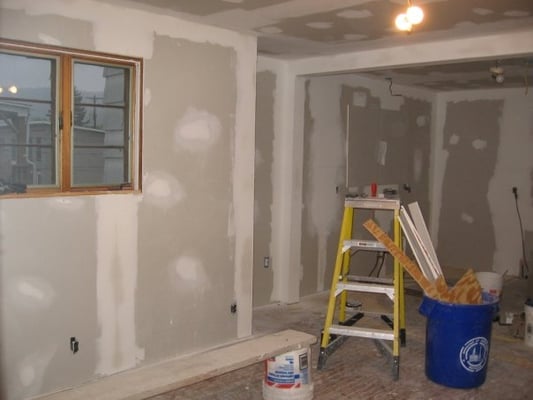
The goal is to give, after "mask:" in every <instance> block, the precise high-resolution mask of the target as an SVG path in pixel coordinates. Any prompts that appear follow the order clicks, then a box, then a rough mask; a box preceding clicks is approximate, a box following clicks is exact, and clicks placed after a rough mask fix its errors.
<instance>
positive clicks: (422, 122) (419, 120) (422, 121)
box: [416, 115, 429, 128]
mask: <svg viewBox="0 0 533 400" xmlns="http://www.w3.org/2000/svg"><path fill="white" fill-rule="evenodd" d="M428 120H429V118H428V116H427V115H419V116H418V117H416V126H418V127H419V128H423V127H424V126H426V125H427V124H428Z"/></svg>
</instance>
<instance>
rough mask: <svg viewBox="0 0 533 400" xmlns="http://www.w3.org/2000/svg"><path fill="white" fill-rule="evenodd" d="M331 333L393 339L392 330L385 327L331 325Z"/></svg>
mask: <svg viewBox="0 0 533 400" xmlns="http://www.w3.org/2000/svg"><path fill="white" fill-rule="evenodd" d="M329 333H330V334H331V335H343V336H354V337H362V338H370V339H381V340H394V332H392V331H391V330H387V329H370V328H359V327H356V326H344V325H331V327H330V328H329Z"/></svg>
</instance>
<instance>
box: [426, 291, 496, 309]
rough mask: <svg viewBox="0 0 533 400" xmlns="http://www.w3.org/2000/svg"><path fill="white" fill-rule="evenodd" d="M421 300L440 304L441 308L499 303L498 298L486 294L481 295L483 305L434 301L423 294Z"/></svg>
mask: <svg viewBox="0 0 533 400" xmlns="http://www.w3.org/2000/svg"><path fill="white" fill-rule="evenodd" d="M423 298H424V300H425V299H427V300H430V301H433V302H436V303H439V304H441V305H443V306H452V307H479V306H488V305H495V304H496V303H499V302H500V299H499V298H498V296H493V295H491V294H488V293H482V300H483V303H481V304H462V303H449V302H447V301H444V300H439V299H434V298H433V297H429V296H427V295H425V294H424V297H423Z"/></svg>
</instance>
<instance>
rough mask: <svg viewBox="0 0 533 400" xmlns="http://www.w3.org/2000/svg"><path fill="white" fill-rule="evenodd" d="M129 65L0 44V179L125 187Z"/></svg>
mask: <svg viewBox="0 0 533 400" xmlns="http://www.w3.org/2000/svg"><path fill="white" fill-rule="evenodd" d="M64 57H68V62H67V63H65V60H64V59H63V58H64ZM65 65H66V66H65ZM133 70H134V66H131V65H127V64H125V63H120V64H119V63H115V64H113V63H112V62H109V61H107V60H100V59H97V60H92V59H89V60H86V59H85V57H84V58H83V59H76V58H75V57H70V56H65V55H63V54H53V53H51V54H50V55H48V54H42V53H39V54H28V53H27V52H20V51H11V50H10V49H9V50H6V49H3V48H1V47H0V184H3V185H14V186H17V185H18V186H19V187H25V186H27V188H39V187H41V188H44V187H59V188H61V189H62V190H65V189H66V190H68V189H69V188H76V187H109V186H116V185H119V186H127V187H130V188H131V184H132V177H131V175H132V159H131V158H132V138H133V136H134V135H133V132H132V125H133V115H132V114H133V113H132V110H133V109H134V107H133V106H134V104H133V102H134V101H133V100H132V87H133V83H134V82H133V78H134V77H135V75H134V74H132V71H133ZM68 92H70V97H71V99H70V101H68V97H67V96H68V95H65V93H68ZM62 94H63V95H64V96H65V97H67V98H62ZM65 156H68V157H65Z"/></svg>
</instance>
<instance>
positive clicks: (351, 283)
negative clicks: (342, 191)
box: [318, 196, 406, 380]
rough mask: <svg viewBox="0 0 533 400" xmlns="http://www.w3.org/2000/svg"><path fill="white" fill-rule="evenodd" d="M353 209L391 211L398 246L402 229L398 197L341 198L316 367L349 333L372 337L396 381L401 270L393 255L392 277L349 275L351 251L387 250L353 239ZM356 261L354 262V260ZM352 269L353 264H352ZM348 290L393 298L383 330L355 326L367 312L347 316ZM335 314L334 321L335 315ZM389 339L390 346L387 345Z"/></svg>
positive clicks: (323, 363) (402, 305) (400, 342)
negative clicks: (335, 252)
mask: <svg viewBox="0 0 533 400" xmlns="http://www.w3.org/2000/svg"><path fill="white" fill-rule="evenodd" d="M354 210H373V211H378V210H383V211H390V212H392V214H393V230H394V234H393V239H394V243H395V244H396V245H397V246H398V247H399V248H401V242H402V240H401V230H400V223H399V220H398V216H399V213H400V200H399V199H398V198H379V197H350V196H347V197H346V199H345V201H344V216H343V219H342V226H341V232H340V238H339V246H338V250H337V257H336V261H335V268H334V271H333V279H332V282H331V290H330V294H329V302H328V310H327V313H326V320H325V323H324V329H323V331H322V339H321V343H320V354H319V358H318V369H319V370H320V369H323V368H325V366H326V361H327V359H328V357H329V356H330V355H331V354H332V353H333V352H334V351H335V350H337V349H338V348H339V347H340V345H341V344H342V343H344V342H345V340H346V339H347V338H348V337H350V336H355V337H362V338H369V339H374V340H375V341H376V344H377V345H378V348H379V349H380V350H381V351H382V353H383V354H385V355H386V356H389V358H390V360H391V362H392V375H393V378H394V379H395V380H396V379H398V377H399V366H400V345H401V346H404V345H405V342H406V337H405V299H404V287H403V285H404V282H403V269H402V267H401V265H400V264H399V263H398V261H397V260H396V259H395V258H394V264H393V273H392V276H393V278H392V279H386V278H379V277H377V278H372V277H363V276H358V275H350V261H351V259H352V252H353V251H360V250H364V251H374V252H381V253H382V254H385V253H387V249H386V248H385V247H384V246H383V245H382V244H381V243H380V242H377V241H371V240H359V239H354V238H353V237H352V235H353V232H352V230H353V224H354V216H355V212H354ZM354 264H355V262H354ZM352 268H355V265H354V266H353V267H352ZM348 292H364V293H381V294H384V295H386V296H387V297H388V298H389V299H390V300H391V301H392V303H393V304H392V309H393V312H392V320H391V318H390V315H385V314H382V315H381V319H382V321H383V322H385V324H386V327H385V329H375V328H367V327H357V326H356V323H357V322H358V321H359V320H361V319H362V318H363V317H364V316H365V312H366V313H368V314H375V313H370V312H367V311H366V310H365V311H364V312H363V311H357V312H355V314H353V315H351V316H348V315H347V308H349V306H348V305H347V301H348ZM335 316H337V322H336V323H334V318H335ZM388 342H392V346H390V345H389V344H388Z"/></svg>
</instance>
